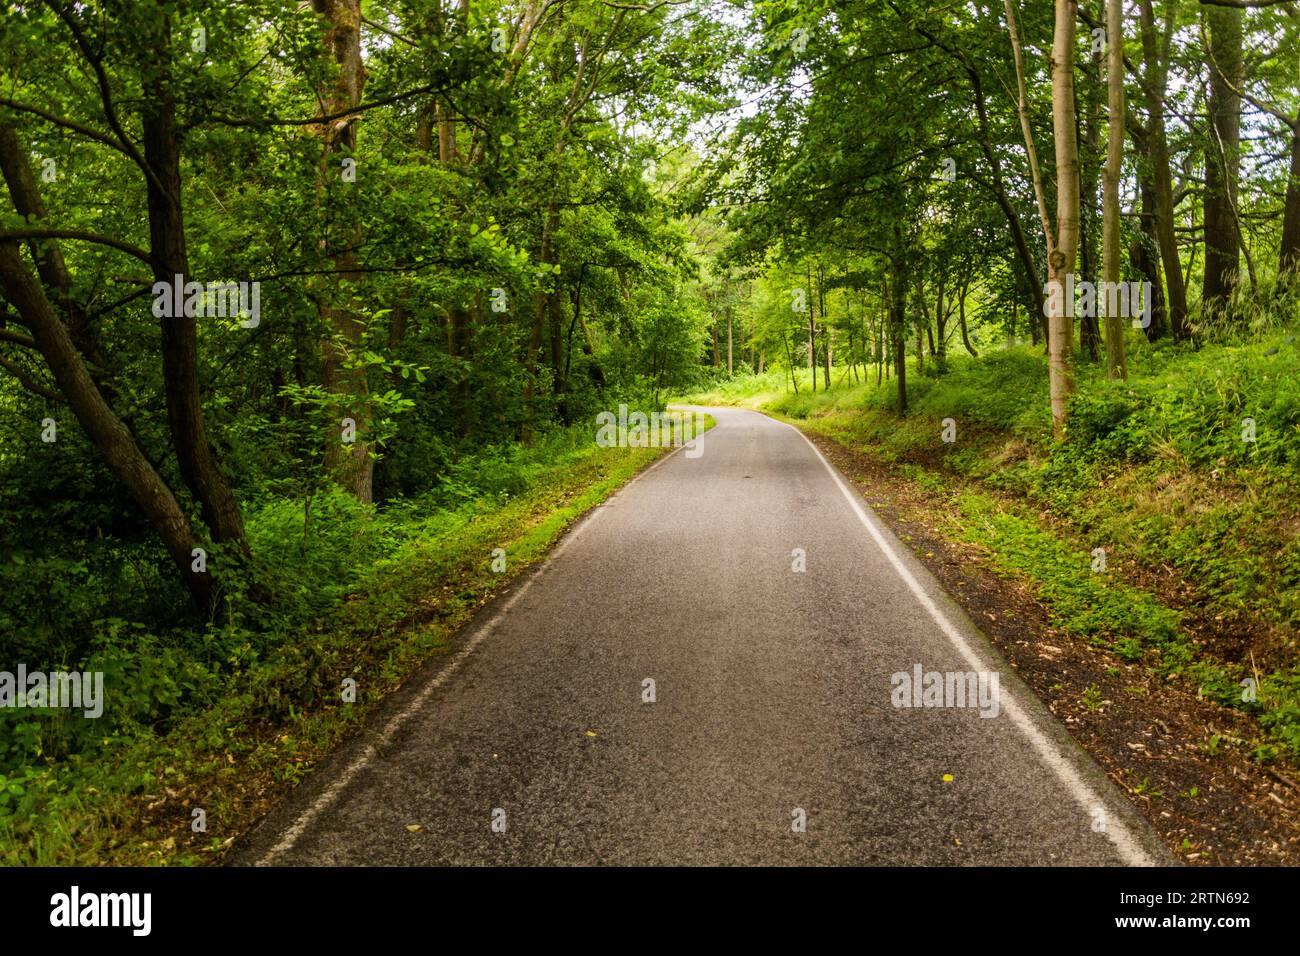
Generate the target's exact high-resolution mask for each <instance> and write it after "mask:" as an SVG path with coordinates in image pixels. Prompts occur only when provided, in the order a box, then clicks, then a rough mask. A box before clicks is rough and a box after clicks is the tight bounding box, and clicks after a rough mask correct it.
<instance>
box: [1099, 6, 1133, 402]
mask: <svg viewBox="0 0 1300 956" xmlns="http://www.w3.org/2000/svg"><path fill="white" fill-rule="evenodd" d="M1104 2H1105V4H1106V52H1107V56H1106V89H1107V109H1108V111H1109V113H1110V116H1109V132H1108V134H1107V137H1108V140H1107V144H1106V168H1105V169H1104V170H1103V171H1102V198H1101V201H1102V278H1103V281H1104V282H1105V283H1106V284H1107V285H1106V287H1107V288H1115V286H1114V285H1112V283H1118V282H1119V281H1120V232H1119V179H1120V175H1121V174H1122V168H1123V163H1124V0H1104ZM1098 301H1099V304H1101V305H1102V306H1103V307H1104V308H1105V309H1106V377H1107V378H1111V379H1116V378H1118V379H1125V380H1127V379H1128V360H1127V358H1126V356H1125V355H1124V318H1125V317H1124V316H1122V315H1111V311H1112V310H1111V309H1110V305H1111V301H1110V297H1109V296H1106V295H1100V296H1098ZM1116 304H1118V297H1116Z"/></svg>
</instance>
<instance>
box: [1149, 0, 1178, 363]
mask: <svg viewBox="0 0 1300 956" xmlns="http://www.w3.org/2000/svg"><path fill="white" fill-rule="evenodd" d="M1138 5H1139V9H1140V10H1141V16H1142V58H1143V61H1144V69H1143V78H1142V79H1143V82H1142V87H1143V89H1144V90H1145V92H1146V103H1147V159H1148V161H1149V162H1150V166H1151V185H1152V187H1153V189H1154V190H1155V203H1156V207H1155V213H1156V215H1155V231H1156V241H1157V245H1158V247H1159V249H1160V261H1161V264H1162V265H1163V267H1164V273H1165V288H1166V289H1167V290H1168V294H1167V295H1166V301H1167V303H1168V307H1169V328H1170V330H1171V331H1172V332H1173V335H1174V338H1175V339H1178V340H1182V339H1185V338H1187V334H1188V333H1187V287H1186V285H1185V283H1184V280H1183V266H1182V262H1181V261H1180V260H1179V258H1178V241H1177V239H1176V238H1175V235H1174V187H1173V182H1172V177H1171V174H1170V171H1169V145H1168V142H1167V140H1166V138H1165V87H1166V84H1167V82H1168V77H1169V55H1168V54H1169V45H1170V43H1171V42H1172V37H1173V30H1174V25H1175V22H1176V18H1175V14H1176V11H1177V6H1178V4H1177V0H1169V2H1168V4H1167V7H1166V12H1165V16H1166V24H1165V35H1164V39H1163V41H1162V42H1163V51H1162V50H1161V48H1160V47H1159V46H1158V42H1161V41H1159V38H1158V37H1157V34H1156V24H1155V15H1154V14H1153V13H1152V10H1151V0H1138Z"/></svg>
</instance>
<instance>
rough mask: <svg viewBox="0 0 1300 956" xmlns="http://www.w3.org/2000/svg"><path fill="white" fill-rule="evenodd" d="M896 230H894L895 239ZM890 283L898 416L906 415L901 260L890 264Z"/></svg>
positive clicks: (904, 275) (904, 291)
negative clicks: (891, 272)
mask: <svg viewBox="0 0 1300 956" xmlns="http://www.w3.org/2000/svg"><path fill="white" fill-rule="evenodd" d="M897 233H898V230H897V229H895V237H896V238H897ZM892 271H893V277H892V279H891V281H890V284H889V287H890V292H891V296H890V300H889V336H890V344H891V345H892V347H893V350H894V379H895V381H896V382H897V383H898V414H900V415H906V414H907V278H908V276H907V273H908V269H907V265H906V264H905V263H904V262H903V260H902V258H901V257H899V258H896V259H895V260H894V261H893V263H892Z"/></svg>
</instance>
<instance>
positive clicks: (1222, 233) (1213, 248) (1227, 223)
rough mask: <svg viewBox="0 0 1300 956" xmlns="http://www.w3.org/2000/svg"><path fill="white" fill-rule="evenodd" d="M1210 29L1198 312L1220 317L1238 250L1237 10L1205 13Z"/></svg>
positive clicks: (1239, 65) (1213, 9)
mask: <svg viewBox="0 0 1300 956" xmlns="http://www.w3.org/2000/svg"><path fill="white" fill-rule="evenodd" d="M1204 14H1205V20H1206V23H1207V24H1209V28H1210V49H1209V51H1208V53H1209V56H1210V99H1209V104H1208V108H1209V127H1208V129H1207V135H1208V137H1209V141H1208V142H1207V144H1206V149H1205V202H1204V209H1205V277H1204V282H1203V284H1202V287H1201V302H1202V308H1203V309H1204V310H1205V311H1206V313H1207V315H1208V314H1209V313H1211V312H1214V311H1221V310H1223V309H1224V308H1225V307H1226V306H1227V299H1228V297H1229V296H1230V295H1231V294H1232V290H1233V289H1234V288H1235V287H1236V284H1237V270H1238V266H1239V263H1240V258H1239V255H1238V250H1239V249H1240V248H1241V234H1240V227H1239V224H1238V222H1237V176H1238V167H1239V163H1240V140H1241V96H1240V95H1239V93H1238V92H1237V91H1238V90H1240V89H1241V83H1242V57H1241V33H1242V31H1241V18H1242V12H1241V10H1239V9H1233V8H1230V7H1206V8H1205V10H1204Z"/></svg>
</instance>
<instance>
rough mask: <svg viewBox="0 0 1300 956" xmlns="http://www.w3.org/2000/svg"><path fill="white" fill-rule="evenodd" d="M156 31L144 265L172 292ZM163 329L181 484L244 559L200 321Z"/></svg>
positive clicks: (167, 146) (172, 108) (172, 192)
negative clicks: (210, 397) (203, 380)
mask: <svg viewBox="0 0 1300 956" xmlns="http://www.w3.org/2000/svg"><path fill="white" fill-rule="evenodd" d="M155 30H156V31H157V33H156V37H155V40H156V45H155V51H154V52H155V59H154V60H153V62H152V63H151V69H150V72H149V74H148V76H147V77H146V80H145V83H144V91H145V93H146V96H145V98H144V103H143V106H142V108H141V128H142V132H143V138H144V159H145V165H146V166H148V168H149V173H150V175H148V176H147V177H146V186H147V191H146V202H147V208H148V214H149V259H150V264H151V266H152V269H153V275H154V280H155V281H156V282H165V283H167V284H168V286H171V285H172V284H173V283H175V282H181V283H184V282H188V281H190V263H189V256H188V253H187V251H186V247H185V217H184V215H183V213H182V210H181V167H180V131H179V130H178V129H177V127H176V104H175V96H174V93H173V90H172V79H171V65H170V62H169V58H170V51H171V24H170V21H169V19H168V18H167V16H166V15H162V16H161V17H160V19H159V21H158V22H157V24H156V25H155ZM160 322H161V327H162V358H163V391H164V394H165V396H166V399H167V424H168V427H169V429H170V431H171V436H172V444H173V445H174V446H175V449H176V462H177V465H178V466H179V467H180V473H181V477H182V478H183V479H184V481H185V484H186V486H187V487H188V488H189V489H190V492H191V493H192V494H193V495H194V498H195V500H196V501H197V502H198V504H199V508H200V511H201V512H202V515H203V521H204V523H205V524H206V525H207V526H208V528H209V530H210V531H211V533H212V540H213V541H214V542H216V543H218V544H230V545H232V546H233V547H234V548H235V553H236V555H239V556H243V555H247V553H248V542H247V539H246V538H245V536H244V521H243V517H242V515H241V513H240V509H239V503H238V502H237V501H236V500H235V495H234V492H233V491H232V490H231V487H230V482H229V480H228V479H227V478H226V476H225V475H224V474H223V473H222V471H221V469H220V467H219V466H218V465H217V460H216V455H215V453H214V452H213V450H212V445H211V443H210V442H209V440H208V430H207V421H206V418H205V416H204V414H203V402H202V399H201V398H200V395H199V370H198V366H199V345H198V319H197V317H194V316H187V315H185V314H184V313H183V311H182V314H180V315H174V316H171V317H170V318H168V317H163V318H161V319H160Z"/></svg>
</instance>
